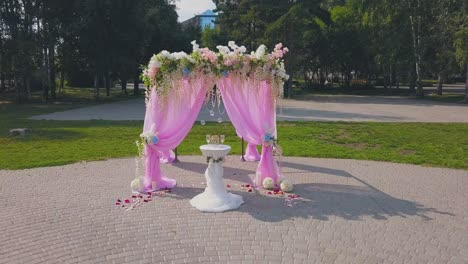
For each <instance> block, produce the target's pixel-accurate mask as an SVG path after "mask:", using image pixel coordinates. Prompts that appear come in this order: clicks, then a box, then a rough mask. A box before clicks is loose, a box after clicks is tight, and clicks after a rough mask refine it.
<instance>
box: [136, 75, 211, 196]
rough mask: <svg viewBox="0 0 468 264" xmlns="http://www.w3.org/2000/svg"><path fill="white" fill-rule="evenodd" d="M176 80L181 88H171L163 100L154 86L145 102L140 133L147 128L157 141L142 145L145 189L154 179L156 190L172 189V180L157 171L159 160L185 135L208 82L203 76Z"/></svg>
mask: <svg viewBox="0 0 468 264" xmlns="http://www.w3.org/2000/svg"><path fill="white" fill-rule="evenodd" d="M179 82H180V83H179V85H181V86H182V88H181V89H171V90H170V91H169V94H168V95H167V96H166V98H164V99H163V100H161V98H159V96H158V94H157V93H156V92H155V90H156V89H157V88H153V89H151V94H150V96H149V100H148V103H147V105H146V115H145V122H144V126H143V132H148V131H150V132H152V133H154V134H156V135H157V136H158V139H159V140H158V143H157V144H154V145H147V146H146V147H145V155H146V162H145V165H146V171H145V184H144V186H145V191H150V190H152V183H153V182H156V184H157V189H164V188H173V187H174V186H175V185H176V181H175V180H174V179H170V178H168V177H166V176H165V175H164V174H163V172H162V171H161V167H160V159H161V157H162V158H164V157H165V154H164V153H167V152H168V151H170V150H171V149H174V148H175V147H177V146H178V145H179V144H180V143H181V142H182V140H183V139H184V138H185V137H186V136H187V134H188V133H189V131H190V129H191V128H192V126H193V124H194V122H195V119H196V118H197V116H198V113H199V112H200V109H201V107H202V105H203V101H204V99H205V95H206V92H207V88H208V84H207V83H206V81H205V80H204V79H203V78H200V79H198V80H190V81H189V80H188V79H182V80H180V81H179ZM161 152H162V153H163V155H161Z"/></svg>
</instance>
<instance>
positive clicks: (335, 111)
mask: <svg viewBox="0 0 468 264" xmlns="http://www.w3.org/2000/svg"><path fill="white" fill-rule="evenodd" d="M308 99H309V100H307V101H305V100H304V101H301V100H280V102H279V107H278V109H277V119H278V120H289V121H359V122H362V121H364V122H366V121H370V122H460V123H467V122H468V106H466V105H461V104H447V103H440V102H435V101H430V100H417V99H408V98H405V97H379V96H352V95H333V96H325V95H323V96H312V97H310V98H308ZM210 109H211V108H210V106H204V107H203V108H202V110H201V111H200V114H199V116H198V118H197V120H199V121H200V120H205V121H217V120H218V118H221V119H222V120H223V121H227V120H229V118H228V117H227V115H226V113H225V111H224V109H223V107H221V109H219V110H218V109H215V116H213V117H212V116H210V114H209V110H210ZM144 115H145V103H144V100H143V99H135V100H128V101H121V102H116V103H109V104H101V105H96V106H90V107H83V108H78V109H73V110H68V111H64V112H56V113H50V114H44V115H38V116H33V117H32V119H51V120H91V119H103V120H143V118H144Z"/></svg>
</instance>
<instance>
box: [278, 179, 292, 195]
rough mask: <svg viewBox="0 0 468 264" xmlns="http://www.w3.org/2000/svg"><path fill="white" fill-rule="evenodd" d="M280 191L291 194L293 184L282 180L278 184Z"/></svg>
mask: <svg viewBox="0 0 468 264" xmlns="http://www.w3.org/2000/svg"><path fill="white" fill-rule="evenodd" d="M280 187H281V190H282V191H283V192H291V191H292V190H293V189H294V184H292V182H290V181H289V180H288V179H284V180H283V181H282V182H281V184H280Z"/></svg>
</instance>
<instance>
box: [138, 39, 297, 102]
mask: <svg viewBox="0 0 468 264" xmlns="http://www.w3.org/2000/svg"><path fill="white" fill-rule="evenodd" d="M191 44H192V48H193V51H192V53H190V54H187V53H185V52H174V53H170V52H168V51H166V50H163V51H161V52H160V53H158V54H156V55H153V56H152V57H151V59H150V61H149V63H148V65H147V66H145V67H144V68H143V73H142V79H143V81H144V83H145V85H146V86H147V87H149V89H148V90H147V99H148V96H149V92H150V91H151V90H152V89H155V90H156V92H157V94H158V96H159V97H160V98H166V97H167V95H168V93H169V91H171V89H180V88H181V86H182V85H181V82H180V80H187V81H188V82H190V81H192V80H196V79H199V78H204V79H205V80H207V81H209V83H212V84H214V83H215V82H216V80H217V79H219V78H222V77H227V76H231V75H234V76H236V77H237V78H238V79H240V81H248V82H251V83H249V84H250V85H249V86H250V87H253V86H252V85H255V84H258V83H259V82H262V81H266V82H267V83H269V84H270V85H272V88H273V89H272V97H273V98H278V97H282V96H283V84H284V82H285V81H286V80H288V79H289V75H287V74H286V70H285V67H284V60H283V57H284V55H285V54H286V53H288V52H289V49H288V48H286V47H283V45H282V44H281V43H279V44H277V45H276V46H275V48H274V49H273V51H272V52H271V53H268V49H267V47H266V46H265V45H260V46H259V47H258V48H257V50H256V51H252V52H251V53H250V54H247V53H246V52H247V49H246V48H245V47H244V46H240V47H239V46H237V45H236V43H235V42H234V41H229V42H228V46H217V47H216V48H217V49H218V52H214V51H212V50H210V49H208V48H200V46H199V45H198V44H197V43H196V41H192V42H191ZM212 86H213V85H212ZM212 86H211V87H212Z"/></svg>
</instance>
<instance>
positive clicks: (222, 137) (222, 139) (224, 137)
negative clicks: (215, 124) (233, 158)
mask: <svg viewBox="0 0 468 264" xmlns="http://www.w3.org/2000/svg"><path fill="white" fill-rule="evenodd" d="M225 139H226V136H225V135H221V137H220V141H221V144H224V140H225Z"/></svg>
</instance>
